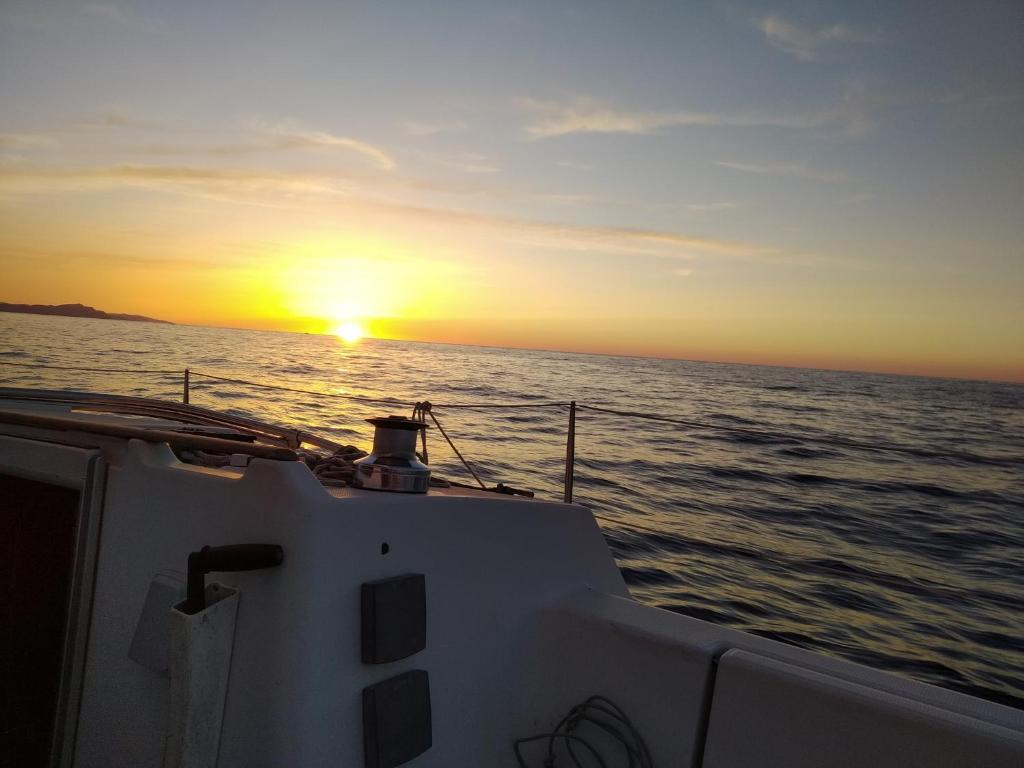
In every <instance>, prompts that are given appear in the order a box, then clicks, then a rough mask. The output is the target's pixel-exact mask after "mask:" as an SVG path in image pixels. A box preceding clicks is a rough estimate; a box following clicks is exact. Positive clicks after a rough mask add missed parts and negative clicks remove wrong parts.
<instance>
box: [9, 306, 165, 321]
mask: <svg viewBox="0 0 1024 768" xmlns="http://www.w3.org/2000/svg"><path fill="white" fill-rule="evenodd" d="M0 312H18V313H21V314H25V315H58V316H59V317H91V318H92V319H94V320H130V321H132V322H134V323H163V324H164V325H173V323H171V322H169V321H167V320H157V319H156V318H154V317H146V316H145V315H125V314H120V313H117V312H104V311H103V310H102V309H96V308H95V307H89V306H86V305H85V304H8V303H7V302H5V301H0Z"/></svg>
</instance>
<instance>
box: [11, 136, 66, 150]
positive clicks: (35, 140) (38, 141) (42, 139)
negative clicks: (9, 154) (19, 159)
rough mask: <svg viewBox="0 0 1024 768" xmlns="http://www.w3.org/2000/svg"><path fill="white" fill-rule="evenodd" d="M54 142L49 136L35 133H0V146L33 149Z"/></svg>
mask: <svg viewBox="0 0 1024 768" xmlns="http://www.w3.org/2000/svg"><path fill="white" fill-rule="evenodd" d="M53 143H54V141H53V139H51V138H50V137H49V136H42V135H40V134H36V133H0V148H3V149H15V148H16V149H33V148H37V147H49V146H51V145H52V144H53Z"/></svg>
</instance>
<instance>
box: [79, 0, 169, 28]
mask: <svg viewBox="0 0 1024 768" xmlns="http://www.w3.org/2000/svg"><path fill="white" fill-rule="evenodd" d="M78 10H79V11H80V12H81V13H83V14H84V15H86V16H90V17H92V18H94V19H98V20H99V21H102V22H106V23H108V24H115V25H117V26H121V27H127V26H135V27H141V28H143V29H147V30H150V31H154V30H160V29H162V28H163V23H162V22H161V21H159V20H157V19H151V18H146V17H143V16H140V15H139V14H138V13H137V12H135V11H133V10H129V9H128V8H125V7H124V6H121V5H117V4H115V3H111V2H89V3H82V4H81V5H79V6H78Z"/></svg>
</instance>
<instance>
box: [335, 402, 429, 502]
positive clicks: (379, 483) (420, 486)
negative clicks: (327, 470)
mask: <svg viewBox="0 0 1024 768" xmlns="http://www.w3.org/2000/svg"><path fill="white" fill-rule="evenodd" d="M367 421H368V422H370V423H371V424H373V426H374V427H375V430H374V433H373V450H372V451H371V452H370V455H369V456H367V457H366V458H363V459H359V460H358V461H355V462H353V464H354V466H355V475H354V476H353V477H352V485H353V486H355V487H356V488H366V489H368V490H373V491H394V492H397V493H426V492H427V488H428V487H429V486H430V467H428V466H427V465H426V464H424V463H423V462H422V461H420V460H419V457H418V456H417V455H416V438H417V437H419V434H420V430H421V429H426V428H427V425H426V424H424V423H423V422H421V421H413V420H412V419H407V418H405V417H403V416H385V417H382V418H377V419H367Z"/></svg>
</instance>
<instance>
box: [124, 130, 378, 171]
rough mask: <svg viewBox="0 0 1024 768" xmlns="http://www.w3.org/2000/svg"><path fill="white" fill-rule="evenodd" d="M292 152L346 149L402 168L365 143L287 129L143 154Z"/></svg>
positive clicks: (152, 148)
mask: <svg viewBox="0 0 1024 768" xmlns="http://www.w3.org/2000/svg"><path fill="white" fill-rule="evenodd" d="M292 150H322V151H330V150H343V151H345V152H354V153H356V154H358V155H360V156H362V157H363V158H365V159H367V160H370V161H372V162H373V164H374V165H376V166H377V167H378V168H381V169H382V170H385V171H391V170H394V169H395V168H396V167H397V166H398V163H397V161H396V160H395V159H394V157H392V155H391V154H390V153H388V152H386V151H385V150H383V149H381V148H380V147H377V146H374V145H373V144H369V143H367V142H365V141H360V140H359V139H354V138H351V137H349V136H339V135H336V134H333V133H329V132H327V131H319V130H309V129H303V128H296V127H287V126H285V127H282V126H274V127H261V128H258V129H257V130H256V131H251V132H250V134H249V135H248V136H245V137H243V138H240V139H239V140H238V141H236V142H232V143H228V144H225V143H220V144H174V143H160V142H156V143H150V144H148V145H146V146H145V147H144V148H143V151H144V152H146V154H149V155H157V156H173V155H210V156H214V157H235V156H241V155H254V154H260V153H268V152H286V151H292Z"/></svg>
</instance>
